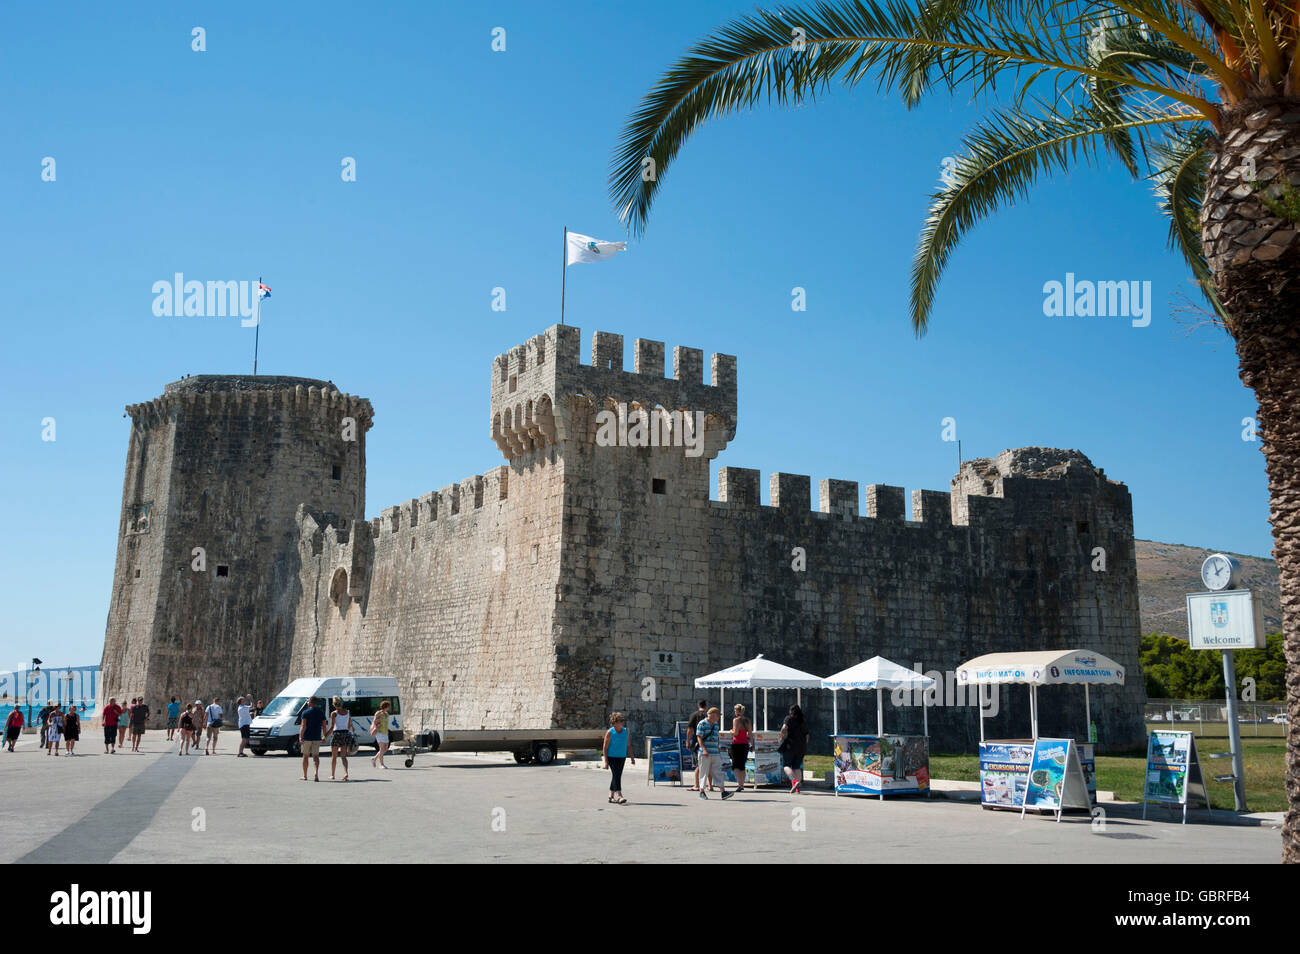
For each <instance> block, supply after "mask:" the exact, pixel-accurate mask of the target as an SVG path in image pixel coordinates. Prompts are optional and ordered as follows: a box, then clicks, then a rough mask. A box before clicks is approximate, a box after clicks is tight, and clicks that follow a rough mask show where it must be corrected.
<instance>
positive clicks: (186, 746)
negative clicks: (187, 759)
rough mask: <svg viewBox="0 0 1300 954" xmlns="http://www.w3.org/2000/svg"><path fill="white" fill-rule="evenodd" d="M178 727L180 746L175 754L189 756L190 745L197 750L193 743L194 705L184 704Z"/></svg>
mask: <svg viewBox="0 0 1300 954" xmlns="http://www.w3.org/2000/svg"><path fill="white" fill-rule="evenodd" d="M180 727H181V744H180V747H179V748H178V749H177V750H176V754H177V755H189V754H190V746H191V745H193V746H194V747H195V748H196V749H197V748H198V744H197V743H196V742H195V741H194V703H192V702H187V703H185V711H184V712H183V713H181V719H180Z"/></svg>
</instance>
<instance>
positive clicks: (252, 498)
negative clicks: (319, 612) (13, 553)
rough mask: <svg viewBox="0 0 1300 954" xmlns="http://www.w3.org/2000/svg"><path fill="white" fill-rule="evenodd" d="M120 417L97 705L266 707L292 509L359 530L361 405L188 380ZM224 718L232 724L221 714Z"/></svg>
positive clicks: (282, 645) (289, 615)
mask: <svg viewBox="0 0 1300 954" xmlns="http://www.w3.org/2000/svg"><path fill="white" fill-rule="evenodd" d="M126 412H127V414H128V415H130V417H131V423H132V426H131V437H130V443H129V445H128V449H127V458H126V479H125V482H124V484H123V487H122V513H121V519H120V524H119V527H118V544H117V566H116V569H115V571H114V575H113V595H112V601H111V603H110V606H109V611H108V625H107V631H106V633H105V638H104V658H103V662H102V669H103V671H102V682H101V686H102V688H101V697H102V699H103V701H107V699H108V698H109V697H111V696H117V697H118V701H119V703H120V702H121V701H122V697H123V696H125V697H126V698H127V699H129V698H130V697H132V696H138V695H143V696H144V697H145V699H146V701H147V702H148V703H149V705H150V707H151V708H152V709H153V715H154V716H155V717H157V716H158V715H160V714H162V713H163V706H162V704H163V703H165V702H166V701H167V700H168V699H170V697H171V696H176V697H177V698H178V699H180V700H182V701H187V700H194V699H200V698H201V699H203V700H204V701H205V702H206V701H209V700H211V699H212V698H213V697H214V696H216V697H218V698H219V699H220V700H221V703H222V705H223V706H227V705H229V703H230V701H232V700H233V699H234V698H235V697H236V696H239V695H245V694H250V693H251V694H252V695H253V696H254V697H260V698H263V699H266V700H268V701H269V700H270V698H271V696H272V695H273V694H274V693H275V692H276V691H277V690H279V689H281V688H283V686H284V684H285V683H286V681H287V678H288V675H289V673H288V660H289V653H290V649H291V647H292V643H293V627H294V620H295V612H296V609H297V604H298V596H299V594H298V592H297V590H298V565H297V564H298V547H297V538H298V528H297V523H296V521H295V512H296V510H297V508H298V506H299V504H305V505H306V506H307V507H308V508H310V509H312V510H313V511H316V512H319V513H324V514H329V515H331V518H332V520H333V522H334V523H335V525H338V526H349V525H350V524H351V523H352V521H354V520H360V519H363V516H364V507H365V487H366V470H365V460H366V455H365V436H366V431H367V430H368V429H369V428H370V426H371V420H372V417H373V411H372V409H371V406H370V402H369V401H368V400H366V399H364V398H358V397H354V396H352V395H348V394H341V393H340V392H339V391H338V389H337V388H335V387H334V385H333V384H332V383H330V382H326V381H316V380H313V379H310V378H291V377H266V376H252V375H195V376H193V377H188V378H184V379H183V380H180V381H175V382H173V383H171V384H169V385H167V387H166V388H165V390H164V392H163V394H162V396H161V397H159V398H157V399H155V400H153V401H150V402H148V403H146V404H134V405H131V406H129V407H128V408H127V409H126ZM231 715H232V717H233V713H232V714H231Z"/></svg>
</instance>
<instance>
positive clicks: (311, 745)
mask: <svg viewBox="0 0 1300 954" xmlns="http://www.w3.org/2000/svg"><path fill="white" fill-rule="evenodd" d="M324 738H325V713H324V712H322V711H321V708H320V700H319V699H317V698H316V697H315V696H312V697H311V698H310V699H308V700H307V707H306V708H305V709H303V710H302V712H301V713H299V716H298V748H299V749H301V750H302V780H303V781H304V782H305V781H307V758H308V757H309V756H310V758H311V760H312V765H313V766H315V770H316V771H315V778H313V779H312V781H313V782H319V781H320V744H321V740H322V739H324Z"/></svg>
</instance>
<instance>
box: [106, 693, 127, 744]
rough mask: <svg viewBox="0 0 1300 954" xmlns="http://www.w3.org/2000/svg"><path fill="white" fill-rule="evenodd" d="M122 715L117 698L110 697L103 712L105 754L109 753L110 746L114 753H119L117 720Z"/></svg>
mask: <svg viewBox="0 0 1300 954" xmlns="http://www.w3.org/2000/svg"><path fill="white" fill-rule="evenodd" d="M121 717H122V707H121V706H119V705H118V704H117V699H115V698H114V699H109V700H108V705H106V706H104V714H103V720H104V721H103V725H104V754H105V755H108V754H109V749H110V748H111V749H112V753H113V754H114V755H116V754H117V720H118V719H120V718H121Z"/></svg>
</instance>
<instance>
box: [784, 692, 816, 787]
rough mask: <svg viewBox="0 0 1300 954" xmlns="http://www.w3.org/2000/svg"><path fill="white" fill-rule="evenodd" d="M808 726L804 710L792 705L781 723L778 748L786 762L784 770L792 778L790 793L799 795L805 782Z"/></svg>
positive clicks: (787, 776)
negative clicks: (804, 770) (804, 768)
mask: <svg viewBox="0 0 1300 954" xmlns="http://www.w3.org/2000/svg"><path fill="white" fill-rule="evenodd" d="M808 738H809V735H808V726H807V725H806V724H805V723H804V720H803V710H802V709H801V708H799V707H798V706H791V707H790V714H789V715H788V716H786V717H785V721H784V722H782V723H781V744H780V745H778V746H777V747H776V750H777V751H778V752H780V753H781V761H782V762H784V763H785V765H784V767H783V768H782V771H783V772H785V775H786V778H788V779H790V794H791V795H798V794H799V793H800V791H801V788H800V786H801V785H802V784H803V758H804V755H805V754H807V752H808Z"/></svg>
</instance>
